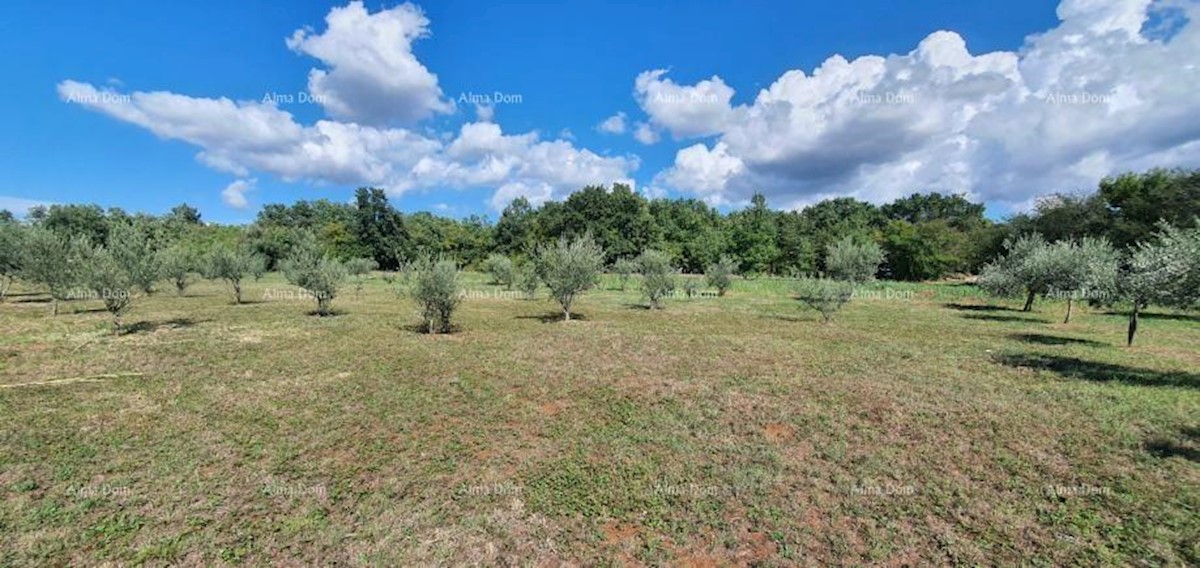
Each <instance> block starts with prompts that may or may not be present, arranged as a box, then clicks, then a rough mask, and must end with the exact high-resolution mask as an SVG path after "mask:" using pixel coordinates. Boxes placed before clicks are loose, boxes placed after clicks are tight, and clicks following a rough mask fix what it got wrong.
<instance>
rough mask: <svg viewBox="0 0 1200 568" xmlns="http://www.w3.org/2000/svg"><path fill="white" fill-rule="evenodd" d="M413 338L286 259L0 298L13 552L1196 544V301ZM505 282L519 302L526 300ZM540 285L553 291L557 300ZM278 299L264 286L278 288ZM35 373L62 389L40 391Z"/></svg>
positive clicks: (673, 559) (620, 304) (758, 313)
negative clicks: (144, 286) (1150, 309)
mask: <svg viewBox="0 0 1200 568" xmlns="http://www.w3.org/2000/svg"><path fill="white" fill-rule="evenodd" d="M469 281H470V283H471V284H470V288H471V289H472V290H474V291H475V293H473V294H472V295H471V297H469V298H468V299H466V300H465V301H464V303H463V305H462V308H461V310H460V311H459V313H458V314H457V315H456V322H457V324H458V325H459V326H460V327H461V329H460V330H459V331H458V332H456V333H453V334H450V335H445V336H429V335H424V334H420V333H417V332H416V331H415V324H416V323H417V321H418V320H417V316H416V314H415V310H414V307H413V305H412V304H411V303H410V301H408V300H407V299H406V298H402V297H398V296H397V294H396V293H395V292H394V288H393V287H391V286H389V285H388V284H386V283H385V282H384V281H383V280H381V279H379V278H375V279H372V280H370V281H369V282H368V284H367V286H366V289H365V290H364V291H363V293H362V295H361V297H356V294H355V292H354V291H353V289H352V287H350V288H348V289H347V290H345V291H344V292H343V295H342V296H341V297H339V298H338V299H337V300H336V301H335V302H334V307H335V308H336V309H337V310H338V312H339V315H337V316H335V317H329V318H318V317H314V316H310V315H308V313H309V312H310V311H311V310H313V309H314V308H315V303H310V302H307V301H301V300H295V299H290V298H289V295H290V294H294V292H293V291H292V289H291V288H289V287H288V286H287V285H286V284H285V283H283V281H282V280H281V279H280V278H279V277H278V276H275V275H271V276H268V277H267V278H266V279H264V280H263V281H262V282H252V283H250V284H249V285H248V292H247V294H246V297H247V298H249V299H250V300H251V301H252V303H249V304H247V305H241V306H235V305H232V303H231V299H232V296H231V294H229V293H228V292H227V291H226V290H225V289H224V288H223V287H222V286H221V285H220V284H218V283H213V282H203V283H200V284H198V285H196V286H195V287H194V288H192V289H191V290H189V292H188V294H187V296H186V297H183V298H177V297H175V295H174V294H173V293H172V292H169V291H164V292H160V293H158V294H156V295H154V296H153V297H151V298H148V299H147V298H143V299H140V300H139V301H138V302H137V303H136V304H135V307H134V310H133V311H132V313H131V314H130V315H129V316H128V317H127V318H126V321H127V322H129V323H131V324H133V325H132V327H131V329H130V330H129V332H128V333H126V334H124V335H122V336H119V337H114V336H112V335H111V334H110V331H109V329H110V328H109V326H110V323H109V322H110V319H109V317H108V314H107V313H106V312H103V311H101V307H100V303H99V302H72V303H69V304H66V305H65V306H64V310H63V311H64V313H63V314H62V315H60V316H58V317H51V316H50V313H49V312H50V309H49V304H48V303H46V302H45V301H43V298H42V297H41V296H39V295H36V294H28V291H26V293H21V291H20V290H18V295H16V296H15V297H12V298H10V299H9V301H8V303H6V304H3V305H0V330H2V331H3V334H2V337H0V385H2V386H0V415H2V416H3V425H2V426H0V492H3V502H2V504H0V565H35V564H36V565H41V564H57V565H66V564H71V565H94V564H99V563H105V562H108V563H113V564H137V563H146V564H149V565H163V564H187V565H213V564H233V563H245V564H250V565H265V564H284V565H295V564H319V565H331V564H384V565H414V564H428V563H449V564H460V563H479V564H498V563H504V564H515V565H559V564H563V563H566V564H580V565H640V564H651V565H663V564H671V565H679V564H683V565H687V564H690V565H729V564H733V565H746V564H757V565H794V564H800V565H828V564H863V563H872V564H888V565H915V564H950V563H953V564H985V565H987V564H1014V563H1029V564H1040V565H1064V564H1084V565H1095V564H1136V563H1145V564H1150V565H1162V564H1165V565H1188V564H1192V565H1194V564H1196V563H1200V461H1198V460H1200V316H1196V315H1179V314H1169V313H1152V314H1149V315H1147V316H1146V317H1145V319H1144V320H1143V322H1142V330H1141V333H1140V335H1139V337H1138V344H1137V345H1135V346H1134V347H1133V348H1126V347H1125V346H1124V332H1125V327H1124V323H1125V320H1124V318H1123V317H1122V316H1121V315H1110V314H1105V313H1104V312H1103V311H1101V310H1089V309H1083V310H1080V311H1079V313H1078V314H1077V316H1076V318H1075V320H1074V321H1072V323H1070V324H1067V325H1063V324H1061V323H1059V322H1060V321H1061V319H1062V316H1063V311H1064V305H1063V304H1055V303H1039V305H1038V306H1037V308H1036V311H1035V312H1034V313H1030V314H1026V313H1021V312H1018V311H1013V310H1011V309H1008V308H1012V307H1016V304H1015V303H1008V304H1007V307H1001V306H1005V305H1006V304H1005V303H1003V302H1001V303H993V304H992V307H988V304H989V303H988V301H987V300H986V299H983V298H980V297H978V296H977V295H976V294H975V293H974V292H973V289H972V288H971V287H969V286H954V285H944V286H932V285H890V284H889V285H885V284H879V285H876V286H875V290H874V292H872V293H869V294H864V296H866V297H864V298H862V299H859V300H856V301H855V302H853V303H851V304H850V305H848V306H847V307H846V308H845V310H843V311H842V312H841V313H840V314H839V315H838V317H837V319H836V320H835V321H834V322H832V323H830V324H822V323H820V321H819V316H818V315H817V314H816V313H815V312H810V311H805V310H804V309H803V308H802V307H801V305H800V303H799V302H797V301H795V300H793V299H790V298H789V297H788V295H787V293H786V292H787V285H786V283H782V282H778V281H771V280H756V281H750V282H746V281H740V282H738V284H737V287H735V289H734V290H733V291H732V292H731V293H730V294H729V295H728V296H727V297H724V298H720V299H717V298H697V299H692V300H685V299H674V300H670V301H669V302H668V305H667V309H666V310H663V311H649V310H646V309H644V308H643V307H642V305H641V304H642V302H641V300H640V297H639V294H638V293H637V292H636V291H635V290H634V289H633V288H632V287H631V289H630V290H628V291H625V292H621V291H617V290H615V289H613V288H614V287H615V280H609V281H606V283H605V285H604V286H603V287H602V288H601V289H599V290H594V291H592V292H590V293H588V294H587V295H585V296H584V297H583V298H582V299H581V300H580V302H579V304H578V307H577V310H578V312H579V315H580V320H579V321H573V322H569V323H561V322H556V321H548V320H549V318H552V317H554V316H555V315H556V313H557V310H556V306H555V305H554V304H553V303H552V302H551V301H549V300H546V299H545V298H544V297H543V298H542V299H538V300H524V299H520V298H518V297H509V296H507V295H505V294H502V293H498V292H499V289H498V288H497V287H494V286H489V285H487V284H486V282H485V281H484V279H483V277H482V276H478V275H470V276H469ZM513 296H515V295H513ZM543 296H544V294H543ZM264 298H268V299H265V300H264ZM38 383H44V384H38Z"/></svg>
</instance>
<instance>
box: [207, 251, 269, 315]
mask: <svg viewBox="0 0 1200 568" xmlns="http://www.w3.org/2000/svg"><path fill="white" fill-rule="evenodd" d="M265 267H266V259H265V258H264V257H262V256H261V255H258V254H256V253H253V252H251V251H250V249H248V248H246V247H230V246H225V245H218V246H217V247H216V248H215V249H213V251H212V252H211V253H210V254H209V256H208V259H207V261H206V262H205V263H204V275H205V276H206V277H208V278H211V279H214V280H224V281H225V282H226V283H228V284H229V286H230V287H231V288H232V289H233V302H234V303H235V304H241V303H242V280H244V279H245V278H246V277H247V276H252V275H255V274H259V273H261V272H262V271H264V270H266V268H265Z"/></svg>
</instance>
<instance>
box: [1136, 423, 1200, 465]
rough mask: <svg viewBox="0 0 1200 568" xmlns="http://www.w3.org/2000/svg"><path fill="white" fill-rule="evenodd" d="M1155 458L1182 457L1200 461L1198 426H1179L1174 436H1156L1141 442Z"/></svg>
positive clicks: (1199, 433)
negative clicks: (1176, 434) (1177, 433)
mask: <svg viewBox="0 0 1200 568" xmlns="http://www.w3.org/2000/svg"><path fill="white" fill-rule="evenodd" d="M1142 447H1143V448H1145V450H1146V451H1147V452H1149V453H1150V455H1152V456H1154V457H1156V458H1183V459H1185V460H1188V461H1192V462H1200V428H1197V427H1190V428H1180V429H1179V435H1178V436H1176V437H1167V436H1156V437H1153V438H1149V439H1147V440H1146V441H1145V442H1143V443H1142Z"/></svg>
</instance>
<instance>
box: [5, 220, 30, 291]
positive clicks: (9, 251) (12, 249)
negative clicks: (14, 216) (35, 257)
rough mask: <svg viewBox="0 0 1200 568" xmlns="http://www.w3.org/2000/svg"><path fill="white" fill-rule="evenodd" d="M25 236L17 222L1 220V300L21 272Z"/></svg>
mask: <svg viewBox="0 0 1200 568" xmlns="http://www.w3.org/2000/svg"><path fill="white" fill-rule="evenodd" d="M24 236H25V233H24V231H23V230H22V228H21V226H20V225H18V224H17V223H15V222H11V221H10V222H4V221H0V302H3V301H4V299H5V297H6V296H7V295H8V289H9V287H10V286H12V283H13V281H14V280H16V278H17V275H18V274H19V273H20V272H21V251H22V250H24V245H23V244H22V241H23V240H24Z"/></svg>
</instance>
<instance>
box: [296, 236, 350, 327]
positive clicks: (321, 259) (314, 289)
mask: <svg viewBox="0 0 1200 568" xmlns="http://www.w3.org/2000/svg"><path fill="white" fill-rule="evenodd" d="M280 269H282V271H283V276H284V278H287V281H288V282H289V283H291V284H292V285H293V286H296V287H298V288H301V289H303V290H304V291H305V292H307V293H308V294H309V295H310V296H312V297H313V299H315V300H316V301H317V315H318V316H322V317H323V316H327V315H330V314H331V313H332V312H331V311H330V306H331V305H332V304H333V299H334V298H336V297H337V293H338V290H339V289H341V287H342V283H343V282H345V280H346V267H345V266H343V265H342V263H341V262H340V261H338V260H337V259H334V258H332V257H330V256H328V255H326V254H322V253H321V252H320V250H319V248H318V247H316V246H297V247H295V249H294V250H293V251H292V254H291V255H290V256H289V257H288V258H286V259H284V261H283V262H282V263H280Z"/></svg>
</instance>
